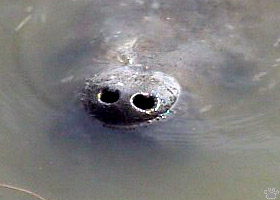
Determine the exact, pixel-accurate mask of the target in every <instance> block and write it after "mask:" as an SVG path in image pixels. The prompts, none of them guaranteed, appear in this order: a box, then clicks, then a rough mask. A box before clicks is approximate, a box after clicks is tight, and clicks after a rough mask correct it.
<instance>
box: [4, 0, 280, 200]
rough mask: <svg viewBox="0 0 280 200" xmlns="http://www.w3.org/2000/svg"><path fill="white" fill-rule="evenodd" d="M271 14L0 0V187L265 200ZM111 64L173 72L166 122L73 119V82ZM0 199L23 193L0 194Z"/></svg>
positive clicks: (273, 53) (275, 117) (219, 1)
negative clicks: (121, 126)
mask: <svg viewBox="0 0 280 200" xmlns="http://www.w3.org/2000/svg"><path fill="white" fill-rule="evenodd" d="M279 8H280V2H279V1H278V0H271V1H269V2H268V1H265V0H245V1H244V0H243V1H239V0H216V1H214V0H213V1H206V0H200V1H192V0H187V1H183V0H176V1H172V3H171V2H169V1H167V0H166V1H164V0H163V1H132V0H130V1H128V0H127V1H110V0H106V1H101V0H100V1H98V0H81V1H79V0H76V1H70V0H67V1H66V0H60V1H55V0H51V1H31V0H26V1H21V2H14V1H6V0H2V1H1V2H0V16H1V17H0V104H1V106H0V113H1V115H0V133H1V134H0V182H2V183H5V184H11V185H14V186H19V187H22V188H25V189H29V190H31V191H34V192H37V193H39V194H41V195H42V196H43V197H45V198H49V199H55V200H64V199H67V200H72V199H73V200H75V199H85V200H87V199H116V200H117V199H128V200H143V199H152V200H157V199H168V200H169V199H176V200H181V199H184V200H185V199H207V200H208V199H235V200H236V199H240V200H241V199H265V194H264V190H265V189H267V188H268V187H275V188H276V189H278V190H280V184H279V178H280V165H279V161H280V158H279V153H280V152H279V151H280V148H279V142H280V139H279V130H280V129H279V128H280V125H279V113H278V112H279V108H280V103H279V97H280V90H279V89H280V87H279V86H280V84H279V80H278V79H279V78H278V77H279V73H280V71H279V67H280V61H279V58H280V55H279V48H280V42H279V41H280V25H279V23H278V22H279V19H280V14H279ZM101 30H102V31H101ZM114 38H116V39H114ZM135 38H136V41H137V42H136V44H135V42H133V41H135ZM104 41H106V42H104ZM124 43H125V44H126V45H124V46H122V48H120V49H118V47H119V45H120V44H124ZM131 45H132V46H135V49H136V50H135V51H136V52H134V51H131V48H130V47H131ZM116 52H117V53H116ZM123 52H125V54H126V55H129V56H131V57H129V58H130V59H123V58H121V59H120V58H119V57H118V55H119V53H120V54H121V53H123ZM134 53H137V54H138V57H135V54H134ZM134 58H135V59H134ZM125 62H128V63H129V62H134V63H135V62H136V63H137V62H141V63H142V64H146V65H147V66H150V67H151V68H154V69H157V70H161V71H164V72H165V73H168V74H171V75H173V76H174V77H176V79H177V80H178V82H179V83H180V84H181V87H182V94H181V97H180V99H179V102H178V105H177V108H176V109H177V110H176V115H174V116H173V117H172V119H170V120H168V121H166V122H163V123H157V124H154V125H153V126H150V127H141V128H140V129H137V130H130V131H127V130H126V131H123V130H112V129H110V128H106V127H103V126H102V125H101V124H100V123H98V122H97V121H92V120H91V119H89V117H88V116H87V115H86V114H85V113H84V112H83V111H82V109H81V108H80V107H79V104H78V102H77V91H79V89H80V88H81V87H82V85H83V81H84V78H86V77H87V76H91V75H93V74H95V73H97V72H99V71H101V70H103V69H107V68H110V67H112V66H113V65H121V64H125ZM0 198H1V199H7V200H9V199H18V198H21V199H31V197H30V196H27V195H23V194H22V193H17V192H15V191H11V190H7V189H3V188H1V189H0Z"/></svg>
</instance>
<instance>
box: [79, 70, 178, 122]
mask: <svg viewBox="0 0 280 200" xmlns="http://www.w3.org/2000/svg"><path fill="white" fill-rule="evenodd" d="M179 94H180V86H179V84H178V83H177V81H176V80H175V79H174V78H172V77H170V76H167V75H166V74H163V73H162V72H151V71H148V70H147V69H146V68H145V67H143V66H130V67H119V68H116V69H112V70H108V71H104V72H101V73H100V74H97V75H95V76H94V77H93V78H91V79H88V80H87V82H86V87H85V89H84V91H83V94H82V97H81V100H82V102H83V104H84V106H85V109H86V110H87V111H88V113H89V114H90V115H92V116H93V117H95V118H97V119H99V120H101V121H102V122H105V123H106V124H107V125H110V126H117V127H137V126H139V125H141V124H143V123H145V124H147V123H152V122H153V121H155V120H161V119H164V118H166V117H167V116H169V115H171V112H172V111H171V108H172V107H173V106H174V104H175V103H176V101H177V99H178V98H179Z"/></svg>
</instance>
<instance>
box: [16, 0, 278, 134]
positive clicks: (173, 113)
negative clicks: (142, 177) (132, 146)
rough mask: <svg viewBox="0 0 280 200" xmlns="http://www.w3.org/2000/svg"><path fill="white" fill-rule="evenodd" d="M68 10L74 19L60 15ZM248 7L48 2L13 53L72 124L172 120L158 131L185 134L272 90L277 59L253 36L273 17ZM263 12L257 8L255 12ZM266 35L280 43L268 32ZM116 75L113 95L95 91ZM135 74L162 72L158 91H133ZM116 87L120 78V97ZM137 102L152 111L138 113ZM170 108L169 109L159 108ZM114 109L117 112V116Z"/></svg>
mask: <svg viewBox="0 0 280 200" xmlns="http://www.w3.org/2000/svg"><path fill="white" fill-rule="evenodd" d="M245 2H247V1H245ZM62 8H63V9H64V10H68V11H69V13H68V12H67V13H60V12H56V11H57V10H58V9H62ZM246 8H250V5H249V4H248V5H247V4H246V3H242V2H239V1H233V0H207V1H206V0H175V1H172V2H171V1H168V0H162V1H156V0H155V1H142V0H140V1H138V0H135V1H134V0H127V1H121V0H119V1H110V0H105V1H98V0H92V1H86V2H84V3H81V4H75V3H73V2H64V1H62V2H61V3H57V4H56V7H53V6H52V5H51V4H48V3H42V4H41V5H40V6H38V7H34V9H33V10H32V11H30V15H31V16H32V18H31V19H30V20H29V22H28V24H26V26H25V27H23V28H21V30H17V31H16V33H15V35H14V38H15V43H16V44H20V46H19V45H18V48H17V49H15V51H17V52H21V53H18V54H19V55H22V56H20V57H19V58H17V60H18V62H19V65H20V66H21V67H20V68H19V69H18V70H17V71H18V72H19V73H20V74H21V75H22V76H23V77H24V80H27V81H26V82H27V83H28V85H29V86H30V89H31V90H32V91H33V93H34V94H36V95H38V97H39V98H41V99H42V100H43V101H44V102H45V103H46V104H47V105H48V106H50V107H52V108H53V109H54V110H56V111H61V112H64V111H65V112H66V113H67V112H68V111H69V110H70V111H69V112H70V113H71V112H72V111H73V110H75V111H74V112H73V113H75V114H73V116H80V115H83V116H86V115H88V116H89V118H91V120H90V121H92V123H95V121H101V122H102V124H105V125H112V126H114V127H118V126H120V127H121V126H125V125H132V126H135V125H136V126H137V125H141V124H152V123H150V122H154V121H157V120H156V119H163V118H166V119H170V120H160V121H163V123H159V124H160V126H161V125H163V124H164V122H166V124H168V125H170V126H169V127H175V126H176V127H178V128H177V130H180V131H183V130H184V129H185V127H187V126H189V125H187V124H188V123H190V122H191V123H192V122H200V121H201V120H206V121H207V120H208V119H211V120H214V121H215V120H217V121H220V119H223V117H224V116H236V115H237V116H238V115H239V114H240V113H244V112H245V111H244V110H246V109H249V107H250V106H249V107H248V102H249V100H248V99H250V98H251V97H252V96H255V97H257V98H258V99H260V101H262V96H265V95H264V94H263V93H261V92H260V91H266V89H267V90H269V85H271V82H270V81H269V80H266V79H265V78H263V77H265V76H266V74H267V73H269V72H268V70H266V69H264V68H263V66H264V65H273V61H274V60H275V59H276V56H277V55H276V54H277V53H276V51H272V53H271V54H269V55H267V58H266V59H262V57H263V52H264V51H263V49H264V48H263V47H264V46H265V45H266V41H259V42H258V43H255V41H254V38H257V37H258V35H257V33H259V34H261V31H260V30H259V29H258V27H256V28H254V30H255V32H254V33H253V32H250V30H249V29H248V27H249V25H250V24H256V21H259V23H260V24H261V25H262V26H266V27H267V28H268V29H269V28H271V27H270V25H266V21H267V20H268V19H270V18H269V16H266V17H263V18H260V17H259V16H255V15H254V14H255V13H256V12H251V13H247V14H246V13H245V12H244V11H245V10H246ZM251 9H254V8H251ZM264 10H265V8H263V7H260V10H259V12H260V13H261V12H264ZM275 12H276V11H275ZM252 13H253V14H252ZM272 13H273V12H272ZM73 15H74V16H75V17H73ZM44 16H45V17H46V16H47V18H46V19H45V18H44ZM68 16H69V17H68ZM70 16H72V17H70ZM249 33H251V34H249ZM263 35H266V36H267V37H271V38H273V37H274V38H275V35H273V34H272V33H263ZM44 38H45V39H44ZM28 48H29V51H24V50H25V49H28ZM271 48H272V47H271ZM268 49H269V48H267V50H268ZM32 66H37V67H36V69H35V70H33V69H31V68H32ZM139 70H140V71H139ZM115 72H116V73H117V74H118V77H117V78H116V79H114V80H111V81H112V84H113V85H114V87H113V90H111V88H109V87H108V84H107V86H106V87H104V88H103V89H102V88H101V90H99V89H100V88H99V89H98V91H97V90H95V89H96V88H98V87H99V86H97V85H96V84H95V83H96V81H97V82H98V81H100V80H98V79H99V78H100V76H101V77H102V76H103V77H105V76H107V75H106V74H110V73H115ZM136 72H140V74H142V75H143V76H144V77H146V78H147V80H148V79H149V77H152V76H154V75H155V74H157V75H158V76H157V77H159V78H157V81H156V82H157V83H159V85H156V84H155V85H153V84H152V82H150V81H142V82H140V84H136V82H137V81H135V83H134V86H135V87H134V88H133V87H132V85H133V81H131V82H129V81H128V80H126V78H124V76H126V75H127V73H131V74H135V73H136ZM159 74H160V75H159ZM98 77H99V78H98ZM117 80H122V82H120V83H119V84H120V85H122V84H123V86H122V87H123V90H122V91H121V90H120V89H119V88H117V87H116V84H118V81H117ZM125 80H126V81H127V82H124V81H125ZM170 80H172V81H170ZM107 81H110V80H107ZM114 81H115V82H114ZM105 82H106V81H104V82H103V83H104V85H106V84H105ZM103 83H102V84H103ZM168 84H169V85H168ZM170 84H171V85H173V86H170ZM144 85H146V86H149V87H146V88H148V90H149V91H148V90H146V91H145V90H144V89H143V86H144ZM261 85H267V87H264V88H266V89H264V90H262V89H261V88H262V87H261ZM102 87H103V86H102ZM141 87H142V89H140V88H141ZM170 88H173V89H171V90H170ZM174 88H175V89H174ZM168 90H169V91H171V92H168ZM90 91H93V93H90ZM104 91H105V93H107V94H111V95H113V96H114V95H115V98H116V99H117V100H119V99H120V100H121V101H118V103H120V104H114V103H115V102H107V103H106V102H101V104H102V103H103V104H102V107H98V106H100V105H101V104H100V105H99V104H96V102H99V103H100V101H98V98H99V100H100V97H101V96H100V95H102V94H103V92H104ZM123 91H124V92H123ZM151 91H154V93H153V92H151ZM159 91H160V92H159ZM110 92H111V93H110ZM157 92H158V93H161V94H160V96H156V93H157ZM164 93H165V94H164ZM122 94H124V96H126V101H122V100H123V99H122V98H123V97H124V96H122ZM98 95H99V96H98ZM137 95H138V96H137ZM113 96H112V98H113ZM91 97H92V98H91ZM133 97H140V98H142V101H146V100H147V102H150V106H148V105H147V106H148V107H147V108H145V109H139V107H137V106H136V107H133V105H132V104H130V103H131V101H133V100H132V99H133ZM168 98H171V99H168ZM81 100H82V101H81ZM105 101H106V100H105ZM108 101H112V100H111V99H110V100H108ZM113 101H114V100H113ZM164 101H165V102H167V104H166V105H163V104H161V103H159V102H164ZM108 104H111V105H110V106H111V107H110V106H109V107H110V108H112V106H113V105H112V104H114V105H118V106H117V107H114V109H111V110H112V113H111V111H110V109H107V108H108V107H106V106H108ZM129 104H130V106H128V105H129ZM92 105H94V106H92ZM224 105H227V106H224ZM144 106H145V105H144ZM157 106H159V107H160V108H162V109H158V108H157ZM78 107H79V108H78ZM90 107H91V108H90ZM163 107H164V108H163ZM80 108H81V109H80ZM84 108H86V109H84ZM89 108H90V109H89ZM71 110H72V111H71ZM117 110H118V111H117ZM147 110H148V111H147ZM146 111H147V112H146ZM256 112H257V110H256ZM138 114H139V115H138ZM70 115H71V114H70ZM92 116H93V117H92ZM240 118H242V116H241V117H240ZM95 119H97V120H95ZM143 122H145V123H143ZM155 127H156V126H155ZM190 127H191V129H192V125H191V126H190ZM166 130H169V129H166Z"/></svg>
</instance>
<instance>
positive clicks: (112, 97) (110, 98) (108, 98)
mask: <svg viewBox="0 0 280 200" xmlns="http://www.w3.org/2000/svg"><path fill="white" fill-rule="evenodd" d="M119 98H120V91H119V90H110V89H109V88H105V89H103V90H101V92H99V94H98V100H99V101H101V102H102V103H106V104H111V103H115V102H117V101H118V100H119Z"/></svg>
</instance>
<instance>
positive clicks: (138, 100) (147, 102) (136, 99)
mask: <svg viewBox="0 0 280 200" xmlns="http://www.w3.org/2000/svg"><path fill="white" fill-rule="evenodd" d="M132 104H133V105H134V106H135V107H136V108H138V109H141V110H150V109H152V108H154V107H156V105H157V99H156V98H155V97H154V96H150V95H149V94H136V95H134V96H132Z"/></svg>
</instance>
